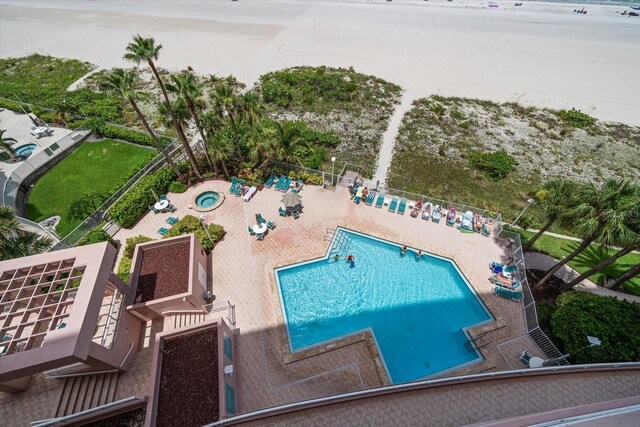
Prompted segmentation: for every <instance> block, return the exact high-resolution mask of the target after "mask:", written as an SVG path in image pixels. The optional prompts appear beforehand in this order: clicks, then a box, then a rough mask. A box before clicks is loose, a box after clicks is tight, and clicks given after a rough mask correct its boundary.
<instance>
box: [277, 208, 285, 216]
mask: <svg viewBox="0 0 640 427" xmlns="http://www.w3.org/2000/svg"><path fill="white" fill-rule="evenodd" d="M278 213H279V214H280V216H287V211H285V210H284V209H282V208H278Z"/></svg>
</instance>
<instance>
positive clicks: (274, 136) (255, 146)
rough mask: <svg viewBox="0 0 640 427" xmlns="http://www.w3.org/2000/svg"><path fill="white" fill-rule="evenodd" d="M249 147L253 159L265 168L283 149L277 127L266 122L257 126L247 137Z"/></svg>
mask: <svg viewBox="0 0 640 427" xmlns="http://www.w3.org/2000/svg"><path fill="white" fill-rule="evenodd" d="M247 149H248V150H249V157H250V158H251V160H252V161H254V162H255V164H257V165H259V167H260V168H261V169H265V168H266V167H267V165H268V164H269V162H271V160H273V159H274V158H276V157H277V156H278V154H280V151H281V150H280V139H279V138H278V133H277V128H275V127H273V126H270V125H269V124H268V123H266V122H261V123H260V124H258V125H257V126H255V127H254V128H253V129H252V131H251V133H250V134H249V136H248V138H247Z"/></svg>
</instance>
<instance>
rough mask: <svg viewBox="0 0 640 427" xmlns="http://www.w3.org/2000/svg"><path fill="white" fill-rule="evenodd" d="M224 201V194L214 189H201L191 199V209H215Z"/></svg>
mask: <svg viewBox="0 0 640 427" xmlns="http://www.w3.org/2000/svg"><path fill="white" fill-rule="evenodd" d="M223 201H224V194H221V193H218V192H216V191H203V192H202V193H200V194H198V195H197V196H196V197H195V198H194V199H193V203H192V206H193V209H194V210H196V211H198V212H207V211H212V210H214V209H216V208H217V207H218V206H220V205H221V204H222V202H223Z"/></svg>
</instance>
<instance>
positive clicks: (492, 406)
mask: <svg viewBox="0 0 640 427" xmlns="http://www.w3.org/2000/svg"><path fill="white" fill-rule="evenodd" d="M629 365H631V366H626V367H621V368H609V369H602V370H599V369H598V370H594V369H592V367H591V368H587V369H588V370H589V371H588V372H585V371H583V370H582V369H583V368H584V367H581V368H578V367H566V368H564V369H560V370H558V369H557V368H556V369H553V368H549V369H544V370H530V371H519V372H518V371H516V372H514V373H513V374H511V373H502V374H497V376H496V377H495V378H494V377H484V378H475V379H472V380H464V379H460V380H444V381H441V382H438V381H434V382H433V383H429V382H427V383H423V384H415V385H410V386H408V387H402V388H398V389H396V390H393V389H388V390H375V391H374V390H372V391H370V392H367V393H366V395H364V396H352V397H338V398H336V399H335V400H334V401H332V402H330V403H325V404H321V403H319V402H318V403H311V404H306V405H302V404H301V405H300V408H296V409H291V410H289V412H288V413H277V412H276V413H275V414H274V415H273V416H271V417H269V418H266V414H263V415H262V416H263V417H262V418H260V419H257V418H256V419H254V420H253V421H247V422H234V420H233V419H229V420H227V421H222V422H219V423H217V424H216V425H246V426H254V425H255V426H258V425H260V426H269V425H287V426H307V425H334V426H351V425H367V426H376V425H379V426H395V425H398V426H400V425H401V426H414V425H415V426H457V425H468V424H475V423H485V422H490V421H495V420H504V419H507V418H514V417H524V416H528V415H532V414H538V417H539V418H538V419H537V420H536V421H537V422H541V421H546V420H554V419H557V418H558V416H557V415H556V414H542V413H543V412H548V411H557V410H561V409H565V408H572V409H573V411H572V412H573V415H576V414H579V413H581V411H585V409H586V410H589V409H590V408H584V406H585V405H591V404H594V403H598V402H608V405H609V406H610V407H616V406H619V403H618V405H616V402H611V401H614V400H618V399H625V401H624V402H625V403H626V405H629V404H637V398H638V395H640V364H638V363H634V364H629ZM363 394H364V393H363ZM602 406H607V404H604V405H602ZM592 411H593V410H591V411H589V412H592ZM281 412H284V411H281ZM589 412H586V413H589ZM545 418H547V419H546V420H545ZM511 421H512V422H511V423H510V425H525V424H526V423H522V422H517V420H511ZM636 422H637V419H636ZM635 425H637V424H635Z"/></svg>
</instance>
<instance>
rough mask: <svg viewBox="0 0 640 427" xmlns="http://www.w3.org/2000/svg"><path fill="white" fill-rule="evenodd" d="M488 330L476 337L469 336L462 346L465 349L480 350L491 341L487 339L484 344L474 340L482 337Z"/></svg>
mask: <svg viewBox="0 0 640 427" xmlns="http://www.w3.org/2000/svg"><path fill="white" fill-rule="evenodd" d="M487 333H488V332H485V333H482V334H480V335H478V336H476V337H470V338H469V339H468V340H467V342H465V343H464V347H465V348H466V349H467V351H470V352H471V351H476V350H480V349H481V348H483V347H486V346H488V345H489V344H491V341H487V342H486V343H484V344H478V343H477V342H476V341H477V340H479V339H480V338H482V337H484V336H485V335H487Z"/></svg>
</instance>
